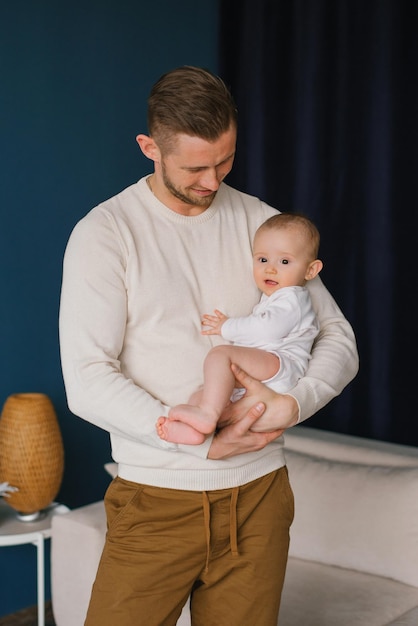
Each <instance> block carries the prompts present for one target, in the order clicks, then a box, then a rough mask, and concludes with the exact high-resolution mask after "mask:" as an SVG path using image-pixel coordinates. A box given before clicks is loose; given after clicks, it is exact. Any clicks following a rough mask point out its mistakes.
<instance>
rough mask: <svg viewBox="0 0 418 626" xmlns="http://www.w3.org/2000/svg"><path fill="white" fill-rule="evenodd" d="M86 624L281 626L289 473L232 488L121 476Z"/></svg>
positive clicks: (109, 504)
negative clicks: (186, 486)
mask: <svg viewBox="0 0 418 626" xmlns="http://www.w3.org/2000/svg"><path fill="white" fill-rule="evenodd" d="M105 505H106V512H107V518H108V527H109V530H108V533H107V538H106V544H105V547H104V550H103V555H102V558H101V561H100V565H99V569H98V572H97V577H96V581H95V583H94V586H93V591H92V597H91V600H90V607H89V610H88V614H87V620H86V622H85V625H86V626H174V625H175V624H176V622H177V619H178V617H179V615H180V613H181V610H182V607H183V605H184V604H185V602H186V600H187V598H188V596H189V595H190V594H191V595H192V600H191V613H192V619H193V626H276V624H277V617H278V612H279V606H280V595H281V590H282V586H283V581H284V575H285V570H286V563H287V553H288V547H289V527H290V524H291V523H292V520H293V493H292V490H291V487H290V484H289V480H288V476H287V470H286V468H281V469H280V470H278V471H276V472H273V473H271V474H268V475H267V476H264V477H262V478H259V479H258V480H255V481H253V482H251V483H248V484H246V485H243V486H242V487H239V488H235V489H222V490H219V491H208V492H196V491H178V490H174V489H160V488H158V487H150V486H147V485H138V484H137V483H133V482H129V481H127V480H123V479H121V478H116V479H115V480H114V481H113V482H112V483H111V484H110V486H109V489H108V491H107V493H106V497H105Z"/></svg>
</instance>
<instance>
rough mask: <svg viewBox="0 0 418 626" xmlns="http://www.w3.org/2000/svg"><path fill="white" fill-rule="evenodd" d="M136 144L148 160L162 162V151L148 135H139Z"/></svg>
mask: <svg viewBox="0 0 418 626" xmlns="http://www.w3.org/2000/svg"><path fill="white" fill-rule="evenodd" d="M136 142H137V144H138V146H139V147H140V148H141V150H142V152H143V154H144V155H145V156H146V157H147V159H151V161H154V162H155V161H160V160H161V153H160V150H159V148H158V146H157V144H156V143H155V141H154V139H153V138H152V137H149V136H148V135H138V136H137V138H136Z"/></svg>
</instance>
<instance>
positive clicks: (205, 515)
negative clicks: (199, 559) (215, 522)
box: [202, 491, 210, 574]
mask: <svg viewBox="0 0 418 626" xmlns="http://www.w3.org/2000/svg"><path fill="white" fill-rule="evenodd" d="M202 495H203V521H204V525H205V537H206V564H205V574H207V572H208V569H209V552H210V503H209V498H208V494H207V493H206V491H203V492H202Z"/></svg>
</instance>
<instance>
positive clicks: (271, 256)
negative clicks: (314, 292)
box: [253, 228, 311, 296]
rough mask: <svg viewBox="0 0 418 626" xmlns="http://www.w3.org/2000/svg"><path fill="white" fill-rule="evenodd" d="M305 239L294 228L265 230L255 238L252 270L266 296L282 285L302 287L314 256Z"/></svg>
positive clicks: (258, 285) (257, 283)
mask: <svg viewBox="0 0 418 626" xmlns="http://www.w3.org/2000/svg"><path fill="white" fill-rule="evenodd" d="M307 250H308V248H307V245H306V239H305V238H304V237H303V235H301V233H300V232H299V231H298V230H296V229H293V228H286V229H274V228H272V229H262V230H261V231H259V232H258V233H257V234H256V236H255V239H254V246H253V273H254V280H255V282H256V285H257V287H258V288H259V289H260V290H261V291H262V292H263V293H264V294H265V295H267V296H270V295H271V294H272V293H274V292H275V291H277V290H278V289H281V288H282V287H291V286H295V285H298V286H303V285H304V284H305V282H306V280H307V278H308V276H307V273H308V269H309V265H310V261H311V259H310V258H309V255H308V251H307Z"/></svg>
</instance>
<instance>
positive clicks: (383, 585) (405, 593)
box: [278, 558, 418, 626]
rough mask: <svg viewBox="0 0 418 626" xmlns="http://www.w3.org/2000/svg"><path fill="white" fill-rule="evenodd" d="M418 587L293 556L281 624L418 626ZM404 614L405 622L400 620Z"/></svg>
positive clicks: (288, 572)
mask: <svg viewBox="0 0 418 626" xmlns="http://www.w3.org/2000/svg"><path fill="white" fill-rule="evenodd" d="M417 605H418V589H416V588H415V587H410V586H409V585H403V584H402V583H399V582H397V581H395V580H389V579H388V578H381V577H378V576H373V575H371V574H365V573H362V572H355V571H353V570H347V569H342V568H339V567H332V566H330V565H323V564H321V563H314V562H313V561H303V560H301V559H294V558H290V559H289V563H288V567H287V572H286V579H285V583H284V588H283V594H282V603H281V608H280V617H279V622H278V623H279V626H302V625H303V626H353V624H364V625H365V624H367V626H382V625H383V624H385V626H390V625H391V624H399V625H400V624H402V625H403V626H416V624H418V622H417V621H414V619H416V613H415V615H414V612H415V611H416V610H417V609H416V607H417ZM401 617H402V621H398V619H399V618H401Z"/></svg>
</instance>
